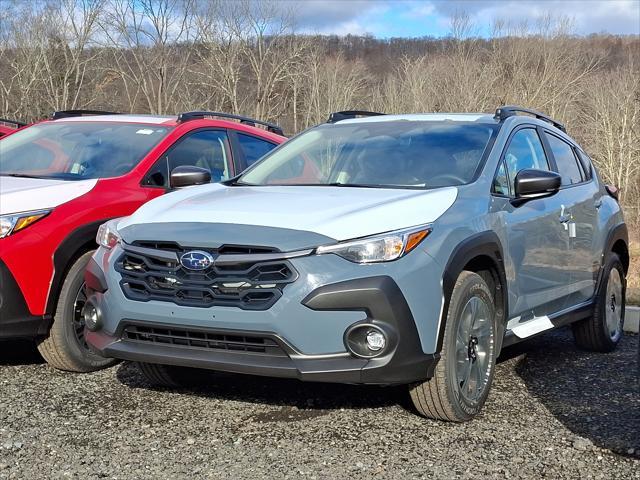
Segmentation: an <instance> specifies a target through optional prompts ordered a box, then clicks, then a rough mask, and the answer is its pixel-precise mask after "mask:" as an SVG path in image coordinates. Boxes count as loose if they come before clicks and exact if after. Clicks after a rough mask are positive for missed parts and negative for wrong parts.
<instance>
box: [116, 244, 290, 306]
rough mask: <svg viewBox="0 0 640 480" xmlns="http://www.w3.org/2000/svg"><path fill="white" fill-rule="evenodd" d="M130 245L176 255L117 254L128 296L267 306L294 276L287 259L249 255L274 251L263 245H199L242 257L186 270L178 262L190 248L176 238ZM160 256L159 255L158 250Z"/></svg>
mask: <svg viewBox="0 0 640 480" xmlns="http://www.w3.org/2000/svg"><path fill="white" fill-rule="evenodd" d="M135 246H139V247H143V248H146V249H151V250H150V252H151V251H152V253H158V252H161V253H167V252H168V253H170V254H171V255H173V254H175V256H176V257H175V258H176V259H177V260H175V259H174V260H171V261H169V260H167V259H163V258H156V257H155V256H153V255H151V254H148V253H140V252H139V251H131V250H127V247H126V246H125V247H124V252H123V253H122V255H121V256H120V257H119V258H118V260H117V261H116V264H115V269H116V271H117V272H118V273H120V275H121V276H122V279H121V280H120V286H121V288H122V291H123V293H124V294H125V296H126V297H127V298H129V299H131V300H137V301H142V302H146V301H150V300H157V301H163V302H172V303H175V304H176V305H182V306H189V307H203V308H207V307H212V306H227V307H238V308H241V309H244V310H266V309H268V308H270V307H271V306H273V304H274V303H275V302H277V301H278V299H279V298H280V297H281V296H282V291H283V288H284V287H285V286H286V285H287V284H289V283H291V282H293V281H295V279H296V278H297V276H298V273H297V272H296V270H295V269H294V268H293V266H292V265H291V264H290V263H289V262H288V261H287V260H275V261H251V255H253V254H261V253H273V252H274V250H273V249H267V248H264V247H239V246H226V245H225V246H223V247H221V248H220V249H218V250H211V249H197V250H204V251H207V252H208V253H210V254H212V255H213V257H216V256H218V255H220V254H224V255H238V256H242V255H244V258H243V259H242V262H240V263H233V264H224V265H215V263H214V265H213V266H210V267H209V268H208V269H206V270H203V271H191V270H188V269H186V268H184V267H183V266H182V265H181V264H180V261H179V259H180V257H181V256H182V254H183V253H185V252H188V251H190V250H195V249H191V248H183V247H180V246H179V245H177V244H175V243H167V242H164V243H158V242H154V243H151V242H145V243H143V244H135ZM160 257H162V255H160Z"/></svg>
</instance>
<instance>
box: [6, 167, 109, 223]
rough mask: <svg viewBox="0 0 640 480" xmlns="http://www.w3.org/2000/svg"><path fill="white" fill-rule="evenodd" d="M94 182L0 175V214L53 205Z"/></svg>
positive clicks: (78, 192)
mask: <svg viewBox="0 0 640 480" xmlns="http://www.w3.org/2000/svg"><path fill="white" fill-rule="evenodd" d="M97 182H98V180H95V179H94V180H80V181H66V180H50V179H44V178H22V177H6V176H0V215H6V214H10V213H19V212H28V211H31V210H48V209H51V208H54V207H57V206H58V205H62V204H63V203H66V202H69V201H71V200H73V199H74V198H78V197H79V196H81V195H84V194H85V193H88V192H89V191H91V189H92V188H93V187H94V186H95V185H96V183H97Z"/></svg>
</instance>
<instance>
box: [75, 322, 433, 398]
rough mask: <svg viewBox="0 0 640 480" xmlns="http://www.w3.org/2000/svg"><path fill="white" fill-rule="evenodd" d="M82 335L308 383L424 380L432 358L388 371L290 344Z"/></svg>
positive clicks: (100, 343)
mask: <svg viewBox="0 0 640 480" xmlns="http://www.w3.org/2000/svg"><path fill="white" fill-rule="evenodd" d="M86 338H87V341H88V343H89V345H90V346H91V348H92V349H93V350H95V351H96V352H97V353H99V354H100V355H102V356H106V357H113V358H118V359H122V360H129V361H134V362H147V363H159V364H163V365H175V366H180V367H192V368H203V369H208V370H218V371H222V372H230V373H241V374H250V375H260V376H267V377H282V378H297V379H299V380H303V381H312V382H330V383H353V384H377V385H388V384H397V383H411V382H415V381H420V380H425V379H426V378H428V377H429V376H430V375H431V372H432V370H433V366H435V361H436V358H435V357H434V356H432V355H425V356H424V359H423V361H422V362H419V363H418V364H413V365H405V366H404V368H402V366H394V367H393V368H391V369H389V368H388V367H387V366H386V365H379V366H376V367H374V366H372V365H371V362H370V361H369V360H366V359H360V358H355V357H353V356H351V355H349V354H344V355H329V356H305V355H301V354H299V353H294V352H293V351H291V350H289V349H290V347H286V349H287V350H289V352H288V355H286V356H277V355H265V354H258V353H247V352H240V351H237V352H236V351H212V350H208V349H204V348H203V349H196V348H184V347H182V346H178V345H161V344H155V343H146V342H137V341H131V340H127V339H123V338H118V337H117V336H110V335H108V334H106V333H104V332H90V331H86ZM279 341H282V340H281V339H279ZM367 367H368V368H367ZM372 367H373V368H372ZM397 368H401V369H402V371H403V374H402V376H398V370H397Z"/></svg>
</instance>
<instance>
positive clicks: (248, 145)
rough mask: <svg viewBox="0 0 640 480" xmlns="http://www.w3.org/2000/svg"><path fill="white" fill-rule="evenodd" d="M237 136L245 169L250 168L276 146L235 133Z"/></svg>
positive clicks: (250, 136)
mask: <svg viewBox="0 0 640 480" xmlns="http://www.w3.org/2000/svg"><path fill="white" fill-rule="evenodd" d="M237 135H238V143H239V144H240V149H241V150H242V154H243V155H244V160H245V163H246V165H245V167H250V166H251V165H253V164H254V163H256V162H257V161H258V160H260V159H261V158H262V157H264V156H265V155H266V154H267V153H269V152H270V151H271V150H273V149H274V148H276V147H277V145H276V144H274V143H271V142H267V141H266V140H262V139H260V138H257V137H254V136H252V135H245V134H243V133H240V132H237Z"/></svg>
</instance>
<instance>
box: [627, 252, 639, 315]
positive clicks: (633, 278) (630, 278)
mask: <svg viewBox="0 0 640 480" xmlns="http://www.w3.org/2000/svg"><path fill="white" fill-rule="evenodd" d="M630 249H631V267H630V268H629V274H628V275H627V304H629V305H640V241H637V240H636V241H635V242H631V246H630Z"/></svg>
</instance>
